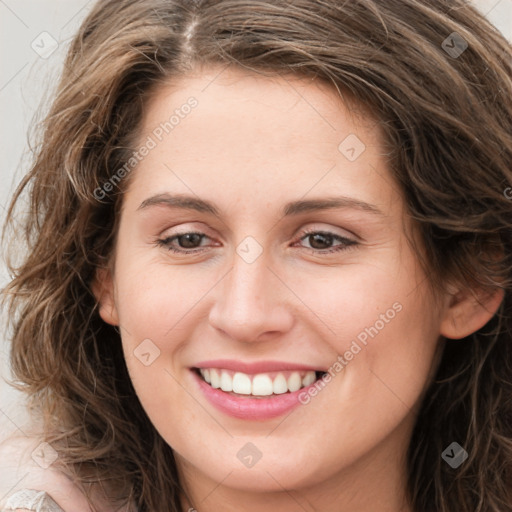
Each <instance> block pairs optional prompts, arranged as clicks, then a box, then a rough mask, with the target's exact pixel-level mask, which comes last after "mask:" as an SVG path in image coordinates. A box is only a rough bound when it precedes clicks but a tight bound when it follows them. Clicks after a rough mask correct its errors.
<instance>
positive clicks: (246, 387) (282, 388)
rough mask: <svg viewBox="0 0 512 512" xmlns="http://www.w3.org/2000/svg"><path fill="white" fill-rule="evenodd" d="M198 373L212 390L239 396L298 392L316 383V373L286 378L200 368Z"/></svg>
mask: <svg viewBox="0 0 512 512" xmlns="http://www.w3.org/2000/svg"><path fill="white" fill-rule="evenodd" d="M200 373H201V375H202V376H203V378H204V380H205V381H206V382H208V383H209V384H210V385H211V386H212V388H215V389H218V388H220V389H222V391H225V392H227V393H229V392H234V393H238V394H241V395H254V396H270V395H272V394H274V395H281V394H283V393H287V392H288V391H289V392H294V391H298V390H299V389H301V388H302V387H305V386H309V385H310V384H313V382H315V381H316V372H314V371H307V372H292V373H291V374H290V375H289V377H288V378H286V377H285V375H284V374H283V373H277V374H275V373H272V375H273V376H274V378H273V380H272V377H271V376H270V375H268V374H266V373H258V374H257V375H254V376H249V375H247V374H245V373H242V372H236V373H235V374H234V375H233V372H230V371H228V370H220V369H216V368H201V369H200Z"/></svg>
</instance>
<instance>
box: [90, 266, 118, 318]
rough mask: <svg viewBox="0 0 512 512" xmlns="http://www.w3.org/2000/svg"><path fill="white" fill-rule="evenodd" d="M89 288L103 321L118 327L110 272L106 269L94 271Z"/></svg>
mask: <svg viewBox="0 0 512 512" xmlns="http://www.w3.org/2000/svg"><path fill="white" fill-rule="evenodd" d="M91 288H92V292H93V294H94V296H95V297H96V300H97V301H98V305H99V313H100V316H101V318H102V319H103V321H105V322H106V323H107V324H110V325H119V316H118V313H117V309H116V303H115V299H114V280H113V278H112V271H111V270H110V269H107V268H98V269H96V273H95V276H94V280H93V282H92V286H91Z"/></svg>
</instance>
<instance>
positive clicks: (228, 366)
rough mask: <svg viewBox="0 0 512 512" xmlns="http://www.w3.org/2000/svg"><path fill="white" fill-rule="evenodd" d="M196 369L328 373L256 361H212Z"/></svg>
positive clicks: (320, 369)
mask: <svg viewBox="0 0 512 512" xmlns="http://www.w3.org/2000/svg"><path fill="white" fill-rule="evenodd" d="M194 368H219V369H224V370H232V371H234V372H241V373H247V374H257V373H266V372H279V371H287V370H298V371H301V370H302V371H321V372H324V371H326V370H324V369H322V368H319V367H315V366H311V365H306V364H299V363H291V362H286V361H255V362H250V363H249V362H244V361H236V360H234V359H215V360H210V361H201V362H200V363H197V364H196V365H195V366H194Z"/></svg>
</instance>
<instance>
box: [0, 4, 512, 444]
mask: <svg viewBox="0 0 512 512" xmlns="http://www.w3.org/2000/svg"><path fill="white" fill-rule="evenodd" d="M93 3H94V2H93V0H51V1H50V0H0V52H1V60H0V62H1V63H2V65H1V68H0V115H1V117H0V119H2V123H1V124H0V130H1V131H0V148H1V155H2V159H1V163H0V221H2V220H3V215H4V213H5V208H6V205H7V204H8V201H9V198H10V197H11V195H12V191H13V189H14V186H15V185H16V184H17V183H18V182H19V179H20V176H21V175H22V174H23V173H24V172H26V170H27V166H28V162H29V154H28V144H27V132H28V130H29V129H30V128H31V126H32V125H33V121H34V119H33V118H34V114H35V113H36V111H38V109H39V107H40V106H41V105H42V106H43V108H42V112H44V109H45V108H46V107H47V106H48V101H45V99H47V98H49V97H51V92H52V90H53V88H54V86H55V83H56V79H57V78H58V74H59V70H60V66H61V65H62V60H63V58H64V54H65V50H66V48H67V46H68V43H69V42H70V39H71V37H72V36H73V34H74V33H75V32H76V31H77V29H78V27H79V25H80V23H81V21H82V20H83V19H84V17H85V16H86V15H87V13H88V11H89V10H90V9H91V7H92V5H93ZM475 4H476V5H477V6H478V7H479V8H480V9H481V10H482V12H484V13H485V14H486V15H487V16H488V18H489V19H490V20H491V21H492V22H493V23H494V24H495V25H496V26H497V27H498V28H499V29H500V30H501V32H502V33H503V34H505V36H506V37H507V38H508V39H509V40H510V41H511V42H512V0H475ZM45 33H46V34H45ZM48 34H49V35H48ZM52 38H53V39H52ZM54 41H55V42H54ZM57 44H58V46H57V48H56V49H55V51H53V53H51V55H49V56H48V55H46V54H45V51H47V52H48V53H49V52H50V50H51V49H52V48H53V46H56V45H57ZM32 46H33V47H34V48H33V47H32ZM37 52H39V53H40V54H42V55H39V54H38V53H37ZM39 112H41V110H39ZM7 281H8V275H7V272H6V270H5V268H4V266H3V264H2V263H1V262H0V287H3V286H4V285H5V283H6V282H7ZM0 320H1V321H2V323H1V325H2V330H1V331H0V441H1V440H2V439H3V438H5V437H8V436H9V435H10V434H11V433H15V432H17V433H20V431H21V432H23V430H24V428H25V427H24V425H26V423H27V421H28V417H27V414H26V412H25V411H24V408H23V403H24V397H23V395H22V394H21V393H19V392H17V391H15V390H13V389H12V388H11V387H10V386H8V385H7V384H6V383H5V381H4V378H3V377H9V368H8V351H9V346H8V341H7V340H8V333H7V332H6V329H5V327H4V325H5V323H4V320H5V314H4V313H3V312H2V316H1V317H0Z"/></svg>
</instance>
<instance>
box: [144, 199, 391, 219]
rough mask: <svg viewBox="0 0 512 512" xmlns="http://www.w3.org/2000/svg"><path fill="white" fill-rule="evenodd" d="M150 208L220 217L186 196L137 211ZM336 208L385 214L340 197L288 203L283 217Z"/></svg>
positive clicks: (152, 202)
mask: <svg viewBox="0 0 512 512" xmlns="http://www.w3.org/2000/svg"><path fill="white" fill-rule="evenodd" d="M150 206H168V207H171V208H183V209H186V210H194V211H197V212H201V213H210V214H212V215H216V216H218V215H219V213H220V212H219V209H218V208H217V207H216V206H215V205H214V204H213V203H211V202H210V201H207V200H204V199H199V198H198V197H194V196H190V195H184V194H177V195H171V194H158V195H155V196H152V197H150V198H148V199H146V200H144V201H143V202H142V203H141V204H140V206H139V207H138V208H137V210H143V209H145V208H149V207H150ZM334 208H347V209H354V210H359V211H363V212H368V213H372V214H375V215H380V216H382V217H384V216H385V215H384V213H383V212H382V211H381V210H380V209H379V208H377V207H376V206H375V205H372V204H369V203H365V202H364V201H360V200H359V199H354V198H351V197H345V196H338V197H327V198H325V199H308V200H299V201H291V202H289V203H286V204H285V206H284V208H283V216H284V217H288V216H293V215H299V214H301V213H310V212H316V211H320V210H330V209H334Z"/></svg>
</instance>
